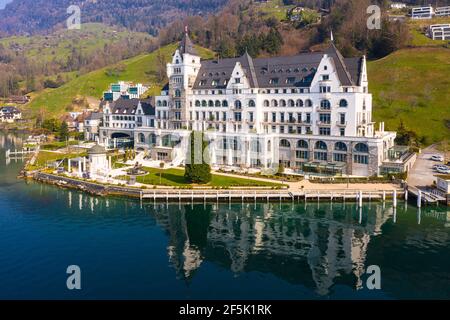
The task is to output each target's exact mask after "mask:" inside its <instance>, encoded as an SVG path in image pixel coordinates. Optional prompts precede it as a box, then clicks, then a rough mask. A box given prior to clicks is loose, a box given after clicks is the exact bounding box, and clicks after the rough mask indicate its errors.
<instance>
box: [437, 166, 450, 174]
mask: <svg viewBox="0 0 450 320" xmlns="http://www.w3.org/2000/svg"><path fill="white" fill-rule="evenodd" d="M436 171H437V172H439V173H440V174H450V168H442V167H441V168H438V169H437V170H436Z"/></svg>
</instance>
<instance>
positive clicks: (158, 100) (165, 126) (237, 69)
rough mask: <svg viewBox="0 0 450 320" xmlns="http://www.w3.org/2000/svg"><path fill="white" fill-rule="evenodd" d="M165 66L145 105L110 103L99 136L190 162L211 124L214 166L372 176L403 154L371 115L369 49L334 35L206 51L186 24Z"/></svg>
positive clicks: (159, 156)
mask: <svg viewBox="0 0 450 320" xmlns="http://www.w3.org/2000/svg"><path fill="white" fill-rule="evenodd" d="M167 76H168V79H169V83H168V84H167V85H166V86H165V87H164V88H163V90H162V92H161V95H159V96H156V97H153V98H151V99H149V100H147V101H146V103H145V105H146V107H145V108H142V106H140V103H139V101H137V100H136V101H135V102H134V104H133V103H131V102H130V101H123V100H119V101H116V102H113V103H111V104H107V107H106V108H105V109H104V119H103V126H102V127H101V128H100V141H101V142H102V143H104V144H106V145H109V146H112V145H113V144H114V142H113V141H115V139H118V138H129V139H130V140H132V141H133V142H134V143H133V145H134V148H135V149H137V150H138V151H145V152H147V153H148V155H149V157H151V158H152V159H153V160H158V161H167V162H171V163H172V165H174V166H179V165H183V164H184V163H185V162H186V158H187V154H188V153H189V146H190V143H189V137H190V134H191V132H192V131H202V132H204V133H205V137H206V139H207V140H208V143H209V148H208V150H209V156H210V161H211V164H212V166H213V167H227V168H256V169H261V170H262V171H264V170H276V169H277V168H278V166H279V164H281V163H282V164H283V165H284V166H285V168H287V169H291V170H293V171H294V172H299V173H306V172H315V173H325V174H331V175H334V174H347V175H353V176H372V175H377V174H381V173H383V170H384V169H383V168H384V167H389V164H392V162H394V163H395V162H400V163H402V162H403V161H404V160H403V159H402V157H404V156H405V155H404V154H402V155H398V154H397V153H395V152H392V150H394V149H395V146H394V140H395V138H396V133H395V132H387V131H385V130H384V124H383V123H380V124H379V125H378V126H377V128H376V126H375V123H374V122H373V120H372V95H371V94H370V93H369V89H368V75H367V64H366V59H365V57H360V58H344V57H343V56H342V55H341V54H340V53H339V51H338V50H337V49H336V47H335V46H334V44H333V43H331V44H330V46H329V48H328V49H327V50H325V51H324V52H320V53H319V52H317V53H306V54H299V55H296V56H289V57H275V58H257V59H255V58H252V57H251V56H250V55H248V54H247V53H246V54H244V55H243V56H241V57H238V58H230V59H217V60H207V61H202V60H201V58H200V56H199V55H198V53H197V52H196V50H195V48H194V45H193V43H192V41H191V40H190V38H189V36H188V34H187V33H186V34H185V35H184V38H183V40H182V41H181V43H180V46H179V48H178V49H177V50H176V52H175V53H174V54H173V57H172V61H171V62H170V63H168V64H167ZM124 105H126V106H127V107H124ZM132 105H134V107H131V106H132ZM124 112H125V113H124ZM393 154H396V158H395V159H394V158H392V155H393ZM390 167H392V166H390ZM400 167H401V166H400Z"/></svg>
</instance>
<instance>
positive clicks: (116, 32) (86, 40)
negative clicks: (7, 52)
mask: <svg viewBox="0 0 450 320" xmlns="http://www.w3.org/2000/svg"><path fill="white" fill-rule="evenodd" d="M131 37H132V38H133V39H136V40H142V42H146V41H148V40H149V39H151V36H149V35H148V34H146V33H140V32H132V31H127V30H125V29H119V28H113V27H110V26H106V25H103V24H100V23H86V24H83V25H82V28H81V29H80V30H68V29H65V28H64V29H61V30H58V31H56V32H54V33H52V34H49V35H46V36H43V35H35V36H21V37H8V38H2V39H0V45H3V46H4V47H5V48H9V49H11V50H14V51H15V52H17V53H18V54H20V55H25V56H26V57H27V58H30V59H37V60H39V62H44V61H51V60H54V59H55V60H66V59H67V58H68V57H69V55H70V53H71V51H72V48H76V49H79V50H81V51H82V52H83V53H84V54H90V53H93V52H95V51H96V50H103V47H104V46H105V44H112V43H116V42H120V41H122V40H125V39H128V38H131Z"/></svg>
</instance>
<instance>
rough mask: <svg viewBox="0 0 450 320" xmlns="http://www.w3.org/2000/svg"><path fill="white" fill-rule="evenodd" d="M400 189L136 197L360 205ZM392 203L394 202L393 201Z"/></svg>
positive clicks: (144, 195) (146, 193) (145, 195)
mask: <svg viewBox="0 0 450 320" xmlns="http://www.w3.org/2000/svg"><path fill="white" fill-rule="evenodd" d="M403 194H404V191H403V190H398V191H392V190H379V191H371V192H367V191H366V192H363V191H359V190H349V191H342V190H340V191H338V190H337V191H327V190H325V191H324V190H320V191H319V190H317V191H312V190H309V191H298V192H292V191H289V190H245V191H242V190H198V189H197V190H162V189H156V190H141V191H140V199H141V200H143V201H145V200H153V201H167V202H171V201H190V202H205V201H207V202H211V201H216V202H224V201H225V202H232V201H233V202H237V201H242V202H249V201H267V202H273V201H283V202H286V201H300V200H303V201H308V200H309V201H314V200H315V201H320V200H330V201H341V202H345V201H349V202H352V201H353V202H358V203H360V204H361V205H362V203H363V202H368V201H372V200H373V201H385V200H386V199H388V198H391V199H392V198H394V197H395V198H397V197H402V195H403ZM395 203H396V201H395Z"/></svg>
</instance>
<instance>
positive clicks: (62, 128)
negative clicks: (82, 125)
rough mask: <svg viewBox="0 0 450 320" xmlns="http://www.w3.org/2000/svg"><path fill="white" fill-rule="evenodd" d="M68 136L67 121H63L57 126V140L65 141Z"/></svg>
mask: <svg viewBox="0 0 450 320" xmlns="http://www.w3.org/2000/svg"><path fill="white" fill-rule="evenodd" d="M68 138H69V126H68V125H67V122H65V121H63V122H62V123H61V126H60V128H59V140H60V141H66V140H67V139H68Z"/></svg>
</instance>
